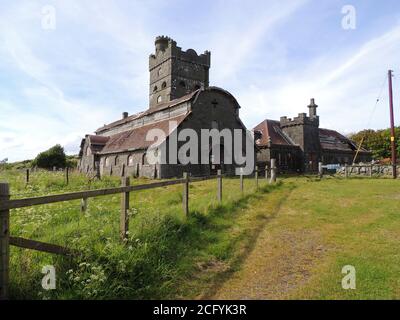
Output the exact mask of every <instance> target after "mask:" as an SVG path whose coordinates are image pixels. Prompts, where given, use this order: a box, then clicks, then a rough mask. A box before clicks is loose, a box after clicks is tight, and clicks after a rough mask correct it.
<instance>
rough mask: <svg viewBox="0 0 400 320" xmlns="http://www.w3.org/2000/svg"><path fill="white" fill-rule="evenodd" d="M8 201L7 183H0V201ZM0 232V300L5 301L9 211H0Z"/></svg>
mask: <svg viewBox="0 0 400 320" xmlns="http://www.w3.org/2000/svg"><path fill="white" fill-rule="evenodd" d="M9 199H10V192H9V186H8V183H0V201H6V200H9ZM0 232H1V233H0V300H5V299H8V284H9V279H10V276H9V268H10V210H2V211H0Z"/></svg>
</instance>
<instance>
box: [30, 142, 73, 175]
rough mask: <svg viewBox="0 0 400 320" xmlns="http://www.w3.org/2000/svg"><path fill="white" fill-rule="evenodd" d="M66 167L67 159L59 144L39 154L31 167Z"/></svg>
mask: <svg viewBox="0 0 400 320" xmlns="http://www.w3.org/2000/svg"><path fill="white" fill-rule="evenodd" d="M66 165H67V157H66V155H65V152H64V148H63V147H61V146H60V145H59V144H57V145H55V146H54V147H52V148H50V149H49V150H47V151H44V152H41V153H39V154H38V155H37V156H36V158H35V160H33V162H32V166H37V167H39V168H45V169H50V168H53V167H56V168H65V167H66Z"/></svg>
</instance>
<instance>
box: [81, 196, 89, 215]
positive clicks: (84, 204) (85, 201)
mask: <svg viewBox="0 0 400 320" xmlns="http://www.w3.org/2000/svg"><path fill="white" fill-rule="evenodd" d="M87 204H88V199H87V198H82V200H81V212H82V213H84V212H86V209H87Z"/></svg>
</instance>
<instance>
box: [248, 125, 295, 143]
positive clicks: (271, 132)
mask: <svg viewBox="0 0 400 320" xmlns="http://www.w3.org/2000/svg"><path fill="white" fill-rule="evenodd" d="M253 131H259V132H261V134H262V136H261V139H259V140H256V144H257V145H258V146H260V147H262V146H266V145H267V144H268V141H269V140H270V139H271V143H272V144H276V145H285V146H297V145H296V144H295V143H294V142H293V141H292V139H290V138H289V137H288V136H287V135H286V134H285V133H284V132H283V131H282V129H281V127H280V124H279V121H276V120H270V119H266V120H264V121H263V122H261V123H260V124H259V125H257V126H256V127H255V128H254V129H253Z"/></svg>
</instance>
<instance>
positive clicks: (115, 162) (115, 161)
mask: <svg viewBox="0 0 400 320" xmlns="http://www.w3.org/2000/svg"><path fill="white" fill-rule="evenodd" d="M114 164H115V165H116V166H117V165H119V157H118V156H115V160H114Z"/></svg>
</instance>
